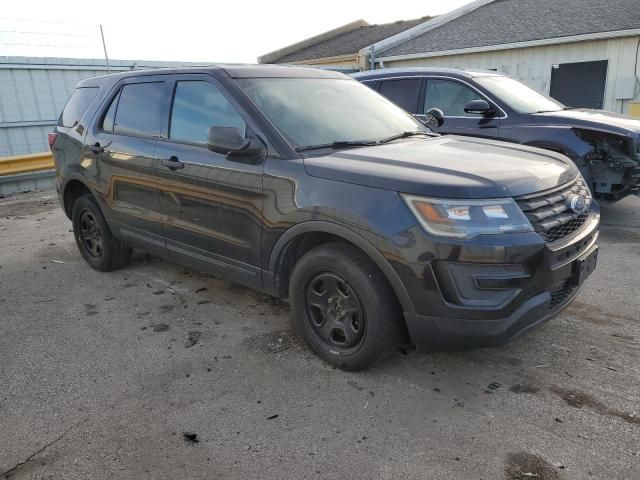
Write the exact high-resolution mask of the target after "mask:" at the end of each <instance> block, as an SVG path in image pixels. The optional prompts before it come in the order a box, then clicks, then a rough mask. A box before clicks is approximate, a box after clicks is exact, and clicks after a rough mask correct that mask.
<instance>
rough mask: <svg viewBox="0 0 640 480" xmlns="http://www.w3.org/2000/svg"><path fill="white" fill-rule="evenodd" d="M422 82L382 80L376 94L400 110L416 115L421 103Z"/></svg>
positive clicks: (418, 79) (417, 79)
mask: <svg viewBox="0 0 640 480" xmlns="http://www.w3.org/2000/svg"><path fill="white" fill-rule="evenodd" d="M423 83H424V80H423V79H422V78H418V77H413V78H397V79H396V78H394V79H389V80H382V81H381V82H380V87H379V89H378V92H379V93H380V94H381V95H383V96H385V97H387V98H388V99H389V100H391V101H392V102H393V103H395V104H396V105H398V106H399V107H400V108H403V109H405V110H406V111H407V112H409V113H412V114H413V115H417V114H419V113H421V112H420V105H421V103H422V101H423V100H422V91H423Z"/></svg>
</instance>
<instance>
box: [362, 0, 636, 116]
mask: <svg viewBox="0 0 640 480" xmlns="http://www.w3.org/2000/svg"><path fill="white" fill-rule="evenodd" d="M372 47H373V52H374V59H375V62H376V68H381V67H403V66H437V67H452V68H482V69H492V70H498V71H501V72H504V73H506V74H508V75H510V76H512V77H514V78H517V79H519V80H522V81H523V82H525V83H526V84H528V85H529V86H531V87H533V88H535V89H537V90H540V91H542V92H545V93H547V94H550V95H551V96H553V97H555V98H557V99H559V100H560V101H563V102H564V103H565V104H567V105H569V106H572V107H591V108H602V109H605V110H612V111H616V112H623V113H631V114H633V115H636V116H640V80H639V79H638V67H639V66H638V63H639V62H638V60H639V53H640V52H639V50H640V0H607V1H602V0H478V1H476V2H473V3H471V4H469V5H466V6H464V7H462V8H460V9H457V10H455V11H453V12H451V13H449V14H446V15H442V16H439V17H436V18H434V19H431V20H429V21H427V22H424V23H421V24H420V25H418V26H416V27H414V28H411V29H409V30H407V31H404V32H402V33H400V34H398V35H394V36H392V37H389V38H387V39H385V40H382V41H380V42H378V43H375V44H373V45H372V46H369V47H366V48H365V49H363V50H362V51H361V53H363V54H367V53H368V54H369V55H371V50H372Z"/></svg>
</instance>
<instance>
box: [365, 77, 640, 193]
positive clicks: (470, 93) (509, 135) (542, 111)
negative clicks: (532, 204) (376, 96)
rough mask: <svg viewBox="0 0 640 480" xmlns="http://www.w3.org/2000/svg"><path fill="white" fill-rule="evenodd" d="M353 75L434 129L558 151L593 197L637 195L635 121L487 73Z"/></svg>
mask: <svg viewBox="0 0 640 480" xmlns="http://www.w3.org/2000/svg"><path fill="white" fill-rule="evenodd" d="M353 76H354V77H355V78H356V79H357V80H359V81H360V82H362V83H364V84H365V85H367V86H369V87H370V88H372V89H374V90H375V91H377V92H379V93H381V94H382V95H383V96H385V97H387V98H388V99H390V100H391V101H393V102H394V103H396V104H397V105H399V106H401V107H402V108H404V109H405V110H407V111H408V112H410V113H412V114H414V115H415V116H417V117H418V118H420V119H421V120H423V121H425V122H427V123H428V124H429V125H430V126H431V127H432V128H433V129H434V130H436V131H437V132H439V133H442V134H456V135H467V136H473V137H485V138H493V139H496V140H505V141H509V142H516V143H520V144H523V145H530V146H535V147H541V148H545V149H547V150H552V151H554V152H558V153H562V154H563V155H566V156H567V157H569V158H571V160H573V161H574V163H575V164H576V165H577V166H578V168H579V169H580V172H581V173H582V175H583V176H584V178H585V180H586V181H587V183H588V185H589V187H590V189H591V191H592V192H593V194H594V196H595V197H596V198H597V199H598V201H600V202H615V201H618V200H621V199H623V198H624V197H626V196H627V195H630V194H637V193H638V190H639V184H640V119H635V118H633V117H630V116H627V115H622V114H618V113H613V112H606V111H602V110H590V109H584V108H571V107H568V106H566V105H563V104H562V103H560V102H558V101H557V100H554V99H553V98H551V97H548V96H546V95H543V94H542V93H539V92H537V91H535V90H533V89H531V88H529V87H528V86H526V85H525V84H524V83H522V82H519V81H517V80H514V79H513V78H510V77H508V76H506V75H503V74H501V73H498V72H494V71H474V70H457V69H446V68H426V67H425V68H419V67H416V68H389V69H382V70H373V71H369V72H362V73H358V74H354V75H353Z"/></svg>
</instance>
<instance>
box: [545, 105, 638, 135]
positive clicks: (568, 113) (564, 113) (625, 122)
mask: <svg viewBox="0 0 640 480" xmlns="http://www.w3.org/2000/svg"><path fill="white" fill-rule="evenodd" d="M533 118H535V120H536V122H538V123H553V124H563V125H572V126H576V127H590V128H593V129H595V130H600V131H609V132H612V133H618V134H622V135H626V136H633V137H638V136H639V135H640V119H639V118H635V117H631V116H629V115H623V114H621V113H614V112H606V111H604V110H589V109H587V108H576V109H571V110H560V111H558V112H545V113H535V114H533Z"/></svg>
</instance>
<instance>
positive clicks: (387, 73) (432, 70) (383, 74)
mask: <svg viewBox="0 0 640 480" xmlns="http://www.w3.org/2000/svg"><path fill="white" fill-rule="evenodd" d="M426 74H429V75H446V76H449V77H461V78H473V77H484V76H494V75H495V76H500V77H502V76H504V75H503V74H502V73H500V72H495V71H493V70H479V69H478V70H461V69H458V68H437V67H406V68H382V69H379V70H368V71H366V72H360V73H354V74H353V75H351V76H352V77H353V78H357V79H358V80H364V79H368V78H371V79H373V78H387V77H397V76H407V77H410V76H420V75H426Z"/></svg>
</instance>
